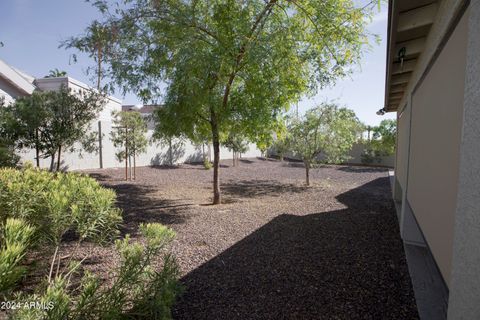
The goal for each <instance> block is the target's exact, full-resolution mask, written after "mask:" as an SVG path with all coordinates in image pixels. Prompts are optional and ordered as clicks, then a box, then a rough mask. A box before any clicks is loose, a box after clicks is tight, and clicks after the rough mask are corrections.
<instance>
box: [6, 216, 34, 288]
mask: <svg viewBox="0 0 480 320" xmlns="http://www.w3.org/2000/svg"><path fill="white" fill-rule="evenodd" d="M33 234H34V228H33V227H32V226H31V225H29V224H27V223H26V222H25V221H24V220H22V219H15V218H8V219H6V221H5V222H4V223H3V224H2V225H0V240H1V242H0V296H3V295H4V294H5V293H7V292H8V291H9V290H11V289H12V287H13V286H14V285H15V283H16V282H17V281H18V280H19V279H20V278H21V277H22V276H23V275H24V273H25V268H24V267H22V266H21V265H20V262H21V260H22V259H23V257H24V256H25V253H26V252H27V249H28V248H29V247H30V245H31V243H32V239H33Z"/></svg>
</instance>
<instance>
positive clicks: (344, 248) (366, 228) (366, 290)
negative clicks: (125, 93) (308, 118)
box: [85, 159, 418, 320]
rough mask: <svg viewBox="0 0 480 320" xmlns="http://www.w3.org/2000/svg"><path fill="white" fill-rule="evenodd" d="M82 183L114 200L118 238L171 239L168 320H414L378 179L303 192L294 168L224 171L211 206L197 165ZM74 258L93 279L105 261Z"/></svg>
mask: <svg viewBox="0 0 480 320" xmlns="http://www.w3.org/2000/svg"><path fill="white" fill-rule="evenodd" d="M89 174H91V175H92V176H94V177H96V178H97V179H99V180H100V181H101V182H102V183H103V184H105V185H106V186H108V187H111V188H113V189H115V190H116V191H117V194H118V203H119V205H120V207H122V209H123V210H124V220H125V225H124V229H123V231H124V232H125V233H130V234H132V235H133V237H134V238H135V237H136V235H137V229H138V225H139V224H140V223H142V222H160V223H163V224H166V225H168V226H170V227H171V228H173V229H174V230H175V231H176V232H177V237H176V240H175V241H174V243H173V246H172V251H173V253H174V254H175V255H176V257H177V259H178V263H179V266H180V269H181V272H182V278H181V281H182V282H183V284H184V285H185V292H184V294H183V295H182V296H181V297H180V299H179V300H178V302H177V304H176V306H175V310H174V318H175V319H229V320H230V319H417V318H418V314H417V311H416V305H415V299H414V295H413V291H412V287H411V284H410V277H409V275H408V269H407V265H406V261H405V256H404V252H403V246H402V241H401V239H400V237H399V230H398V223H397V220H396V215H395V209H394V204H393V202H392V200H391V196H390V194H391V191H390V186H389V181H388V174H387V171H386V170H385V169H382V168H363V167H351V166H323V167H321V168H318V169H314V170H312V172H311V180H312V181H313V185H312V186H311V187H308V188H307V187H305V186H304V175H305V172H304V169H303V168H302V167H301V165H300V164H298V163H286V162H285V163H281V162H278V161H270V160H261V159H242V161H241V162H240V166H239V167H232V166H231V161H228V160H226V161H223V162H222V168H221V181H222V184H221V188H222V192H223V200H224V204H222V205H218V206H211V205H209V203H210V201H211V184H212V171H208V170H204V168H203V166H201V165H182V166H179V167H175V168H164V167H141V168H137V179H136V181H133V182H125V181H123V174H124V171H123V170H122V169H107V170H102V171H91V172H89ZM85 250H87V251H89V252H90V253H91V254H93V255H94V257H93V258H92V261H91V268H93V269H95V270H96V272H103V271H106V270H108V268H109V267H111V264H112V263H115V261H116V259H115V257H114V256H112V254H111V250H110V249H109V248H97V247H95V248H93V247H85Z"/></svg>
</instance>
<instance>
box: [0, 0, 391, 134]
mask: <svg viewBox="0 0 480 320" xmlns="http://www.w3.org/2000/svg"><path fill="white" fill-rule="evenodd" d="M95 18H99V15H98V13H97V11H96V10H95V9H94V8H92V7H91V5H90V4H88V3H85V2H84V1H83V0H43V1H39V0H1V1H0V41H2V42H3V43H4V45H5V46H4V47H2V48H0V59H2V60H4V61H5V62H7V63H8V64H10V65H12V66H14V67H16V68H18V69H20V70H23V71H24V72H26V73H28V74H31V75H33V76H35V77H42V76H45V75H47V74H48V72H49V70H51V69H54V68H58V69H60V70H65V71H67V73H68V74H69V76H71V77H73V78H76V79H78V80H81V81H83V82H86V83H91V81H90V79H89V78H90V77H89V76H87V75H86V72H85V71H86V67H88V66H91V65H92V64H93V61H91V60H90V59H89V58H88V57H86V56H82V55H78V53H77V52H75V51H73V50H68V51H67V50H65V49H63V48H60V49H59V48H58V46H59V44H60V42H61V41H62V40H65V39H66V38H68V37H70V36H72V35H78V34H80V33H82V31H83V30H84V29H85V27H86V26H87V25H88V23H89V22H90V21H92V20H93V19H95ZM386 30H387V11H386V6H384V7H382V10H381V11H380V12H378V13H377V14H376V15H375V17H374V18H373V21H372V23H371V24H370V25H369V31H370V32H372V33H375V34H378V35H379V36H380V37H381V40H382V41H381V43H380V44H379V45H374V46H373V47H372V48H371V50H370V51H369V52H366V53H365V55H364V58H363V59H362V61H361V66H360V67H357V68H356V70H355V72H354V74H352V75H351V76H350V77H349V78H346V79H343V80H341V81H338V82H337V83H336V85H335V86H334V87H332V88H328V89H325V90H322V91H321V92H319V93H318V94H317V95H316V96H315V97H312V98H310V99H304V100H302V101H301V102H300V103H299V110H300V112H303V111H305V110H306V109H308V108H310V107H312V106H314V105H316V104H318V103H320V102H323V101H335V102H337V103H339V104H341V105H344V106H346V107H348V108H350V109H353V110H354V111H355V112H356V114H357V115H358V117H359V118H360V120H361V121H363V122H365V123H366V124H370V125H376V124H378V123H379V122H380V121H381V120H382V119H385V118H394V117H395V116H394V114H393V113H390V114H387V115H385V116H383V117H379V116H377V115H376V114H375V112H376V111H377V110H378V109H380V108H382V107H383V98H384V82H385V50H386V49H385V46H386ZM74 53H75V54H77V56H78V62H77V63H73V61H72V58H71V55H72V54H74ZM117 96H118V94H117ZM137 103H139V100H138V99H137V98H136V96H135V95H133V94H127V96H125V97H124V104H137Z"/></svg>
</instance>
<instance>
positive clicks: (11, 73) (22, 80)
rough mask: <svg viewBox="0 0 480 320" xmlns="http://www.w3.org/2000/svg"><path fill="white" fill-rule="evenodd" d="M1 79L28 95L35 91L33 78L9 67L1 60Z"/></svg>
mask: <svg viewBox="0 0 480 320" xmlns="http://www.w3.org/2000/svg"><path fill="white" fill-rule="evenodd" d="M0 77H2V78H3V79H5V81H7V82H8V83H10V84H11V85H12V86H14V87H15V88H17V89H18V90H19V91H21V92H23V93H25V94H27V95H28V94H32V92H33V91H34V90H35V86H34V85H33V83H32V82H33V79H34V78H33V77H31V76H29V75H27V74H25V73H23V72H21V71H20V70H17V69H15V68H13V67H11V66H9V65H8V64H6V63H5V62H4V61H3V60H0Z"/></svg>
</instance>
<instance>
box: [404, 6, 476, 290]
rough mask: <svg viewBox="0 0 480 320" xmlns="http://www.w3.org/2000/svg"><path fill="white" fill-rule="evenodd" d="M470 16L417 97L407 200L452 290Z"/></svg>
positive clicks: (413, 97) (457, 29) (436, 63)
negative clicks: (451, 274)
mask: <svg viewBox="0 0 480 320" xmlns="http://www.w3.org/2000/svg"><path fill="white" fill-rule="evenodd" d="M467 22H468V11H467V12H466V13H465V15H464V17H463V18H462V19H461V21H460V22H459V24H458V26H457V27H456V29H455V31H454V32H453V34H452V35H451V37H450V39H449V40H448V42H447V44H446V46H445V47H444V48H443V50H442V52H441V53H440V55H439V57H438V58H437V60H436V62H435V63H434V65H433V66H432V68H431V69H430V70H429V72H428V73H427V75H426V77H425V78H424V80H423V82H422V83H421V84H420V85H419V87H418V89H417V90H416V91H415V92H414V93H413V95H412V111H411V112H412V120H411V142H410V144H411V145H410V160H409V163H410V168H409V171H408V190H407V199H408V201H409V203H410V205H411V207H412V209H413V212H414V215H415V217H416V219H417V221H418V223H419V225H420V227H421V229H422V232H423V234H424V236H425V239H426V241H427V243H428V245H429V247H430V249H431V251H432V253H433V256H434V257H435V260H436V262H437V264H438V266H439V268H440V272H441V273H442V275H443V277H444V279H445V282H446V283H447V285H448V284H449V282H450V273H451V260H452V246H453V230H454V221H455V208H456V197H457V185H458V166H459V149H460V139H461V131H462V121H463V119H462V115H463V95H464V83H465V64H466V45H467V31H468V24H467Z"/></svg>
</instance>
